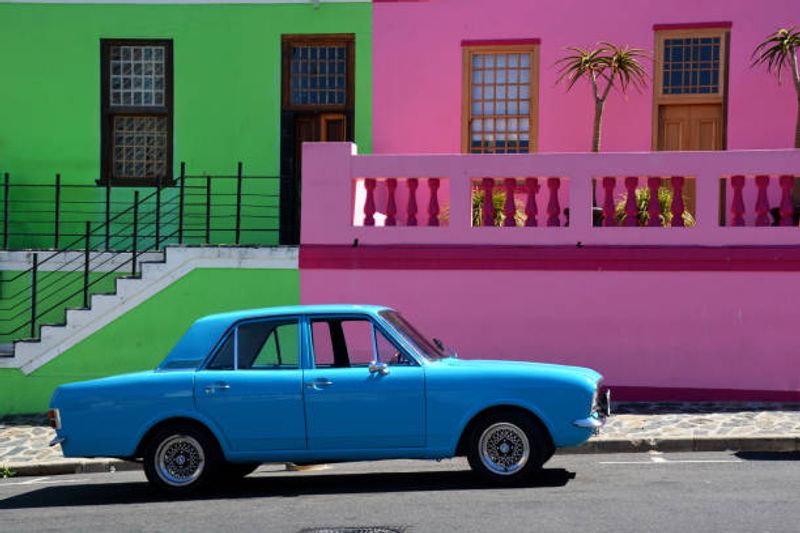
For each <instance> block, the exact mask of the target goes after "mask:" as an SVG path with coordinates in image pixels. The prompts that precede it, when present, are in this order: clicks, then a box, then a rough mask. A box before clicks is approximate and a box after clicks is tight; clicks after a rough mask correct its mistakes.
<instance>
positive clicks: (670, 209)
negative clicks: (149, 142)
mask: <svg viewBox="0 0 800 533" xmlns="http://www.w3.org/2000/svg"><path fill="white" fill-rule="evenodd" d="M304 150H305V153H306V155H305V156H304V159H303V162H304V169H303V198H302V209H303V213H302V220H303V224H302V229H301V232H302V234H301V242H302V243H304V244H327V245H331V244H343V243H350V244H352V243H353V242H354V240H355V239H358V242H359V243H360V244H364V245H370V244H381V245H394V244H404V245H413V244H420V245H435V244H439V245H501V246H518V245H539V246H575V245H578V246H591V245H595V246H603V245H619V246H638V245H642V246H663V245H667V246H687V245H689V246H759V245H764V246H769V245H795V244H796V243H797V242H798V237H800V233H798V228H797V214H798V213H797V206H798V202H799V201H800V187H798V186H796V185H800V181H799V178H798V177H797V176H800V150H756V151H726V152H660V153H657V154H656V153H604V154H589V153H580V154H578V153H576V154H562V153H550V154H514V155H491V156H476V155H467V154H452V155H449V154H448V155H432V154H421V155H358V154H357V153H356V150H355V145H352V144H350V143H319V144H315V143H307V144H306V145H304ZM654 197H658V198H659V200H658V201H657V202H651V201H649V198H654ZM645 200H646V201H645ZM731 226H735V227H736V229H735V231H733V230H732V229H731V228H730V227H731ZM609 227H613V228H614V229H613V230H609V229H608V228H609ZM655 227H658V228H661V231H655V230H648V229H646V228H655ZM765 228H769V229H768V230H765Z"/></svg>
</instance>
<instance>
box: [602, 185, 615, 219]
mask: <svg viewBox="0 0 800 533" xmlns="http://www.w3.org/2000/svg"><path fill="white" fill-rule="evenodd" d="M616 183H617V178H614V177H607V178H603V191H604V194H605V196H604V198H603V226H616V225H617V224H616V219H615V217H614V215H615V213H614V185H616Z"/></svg>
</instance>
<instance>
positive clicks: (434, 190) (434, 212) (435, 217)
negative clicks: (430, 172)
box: [428, 178, 439, 226]
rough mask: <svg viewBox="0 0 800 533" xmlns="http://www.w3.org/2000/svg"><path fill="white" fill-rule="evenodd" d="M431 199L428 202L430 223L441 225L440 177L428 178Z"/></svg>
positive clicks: (430, 224)
mask: <svg viewBox="0 0 800 533" xmlns="http://www.w3.org/2000/svg"><path fill="white" fill-rule="evenodd" d="M428 190H429V191H430V196H431V198H430V201H429V202H428V225H429V226H438V225H439V178H428Z"/></svg>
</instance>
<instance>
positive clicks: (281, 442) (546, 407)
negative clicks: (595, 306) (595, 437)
mask: <svg viewBox="0 0 800 533" xmlns="http://www.w3.org/2000/svg"><path fill="white" fill-rule="evenodd" d="M608 405H609V401H608V392H607V391H606V390H605V389H603V388H602V387H601V376H600V374H598V373H597V372H595V371H593V370H589V369H586V368H579V367H569V366H559V365H549V364H537V363H525V362H510V361H473V360H461V359H458V358H456V357H455V354H454V353H453V352H451V351H449V350H448V349H446V348H445V347H444V345H443V344H442V343H441V341H439V340H438V339H432V340H430V339H429V338H428V337H426V336H424V335H423V334H421V333H420V332H419V331H418V330H417V329H416V328H414V327H413V326H412V325H411V324H410V323H409V322H408V321H406V319H405V318H403V316H402V315H401V314H400V313H398V312H397V311H395V310H392V309H389V308H386V307H377V306H361V305H328V306H297V307H282V308H269V309H256V310H250V311H238V312H232V313H225V314H218V315H212V316H207V317H205V318H201V319H200V320H198V321H197V322H195V323H194V325H192V326H191V328H189V330H188V331H187V332H186V334H185V335H184V336H183V338H182V339H181V340H180V341H179V342H178V344H177V345H176V346H175V348H173V350H172V351H171V352H170V353H169V355H168V356H167V357H166V359H164V361H163V362H162V363H161V365H160V366H159V367H158V368H157V369H155V370H153V371H148V372H139V373H135V374H126V375H121V376H114V377H109V378H103V379H97V380H93V381H86V382H81V383H70V384H67V385H62V386H60V387H59V388H58V389H57V390H56V391H55V393H54V395H53V398H52V401H51V409H50V420H51V424H52V425H53V427H55V428H56V433H57V435H56V438H55V439H54V441H53V444H56V443H60V444H61V446H62V448H63V450H64V455H65V456H67V457H98V456H103V457H120V458H128V459H131V458H136V459H138V458H141V459H143V462H144V470H145V473H146V475H147V478H148V480H149V481H150V482H151V483H152V484H153V485H155V486H156V487H158V488H160V489H162V490H165V491H172V492H186V491H190V490H194V489H195V488H197V487H198V486H201V485H203V484H206V483H208V482H210V481H212V480H220V479H221V478H228V479H230V478H236V477H241V476H245V475H247V474H248V473H249V472H252V471H253V470H254V469H255V468H256V467H257V466H258V465H259V464H260V463H264V462H295V463H310V462H311V463H313V462H335V461H363V460H375V459H395V458H415V459H441V458H448V457H454V456H463V455H466V456H467V457H468V458H469V463H470V465H471V466H472V468H473V469H474V470H475V471H476V472H477V473H478V474H479V475H481V476H482V477H483V478H485V479H486V480H489V481H492V482H496V483H499V484H507V485H512V484H517V483H521V482H523V481H525V480H526V479H528V478H530V476H531V475H533V474H534V473H535V472H536V471H537V470H538V469H539V468H540V467H541V466H542V464H543V463H544V462H545V461H547V460H548V459H549V458H550V457H551V456H552V455H553V453H554V452H555V450H556V448H559V447H563V446H575V445H578V444H580V443H582V442H584V441H585V440H586V439H588V438H589V437H590V436H591V435H592V433H594V432H596V431H597V430H598V428H600V426H602V424H603V422H604V420H605V418H606V417H607V416H608V414H609V408H608Z"/></svg>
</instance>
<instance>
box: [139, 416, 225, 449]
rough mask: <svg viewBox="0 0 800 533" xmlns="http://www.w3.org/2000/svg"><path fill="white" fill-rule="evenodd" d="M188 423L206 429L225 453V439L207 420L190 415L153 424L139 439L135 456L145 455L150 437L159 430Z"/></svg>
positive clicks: (174, 417)
mask: <svg viewBox="0 0 800 533" xmlns="http://www.w3.org/2000/svg"><path fill="white" fill-rule="evenodd" d="M184 424H188V425H190V426H193V427H195V428H197V429H199V430H200V431H204V432H205V433H207V434H208V436H209V437H211V438H212V439H213V440H214V442H216V444H217V446H219V449H220V452H222V454H223V456H224V454H225V446H224V445H223V440H222V439H221V438H220V436H219V435H218V434H217V433H216V432H215V431H214V430H213V429H212V428H211V427H209V425H208V424H206V423H205V422H202V421H200V420H197V419H196V418H191V417H188V416H173V417H169V418H164V419H162V420H159V421H158V422H156V423H154V424H152V425H151V426H150V427H149V428H148V429H147V430H146V431H145V432H144V433H143V434H142V436H141V438H140V439H139V443H138V444H137V445H136V451H135V452H134V457H142V456H143V455H144V450H145V448H146V447H147V443H148V442H149V441H150V439H152V438H153V436H154V435H156V434H157V433H158V432H159V431H161V430H162V429H164V428H168V427H170V426H177V425H184Z"/></svg>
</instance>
